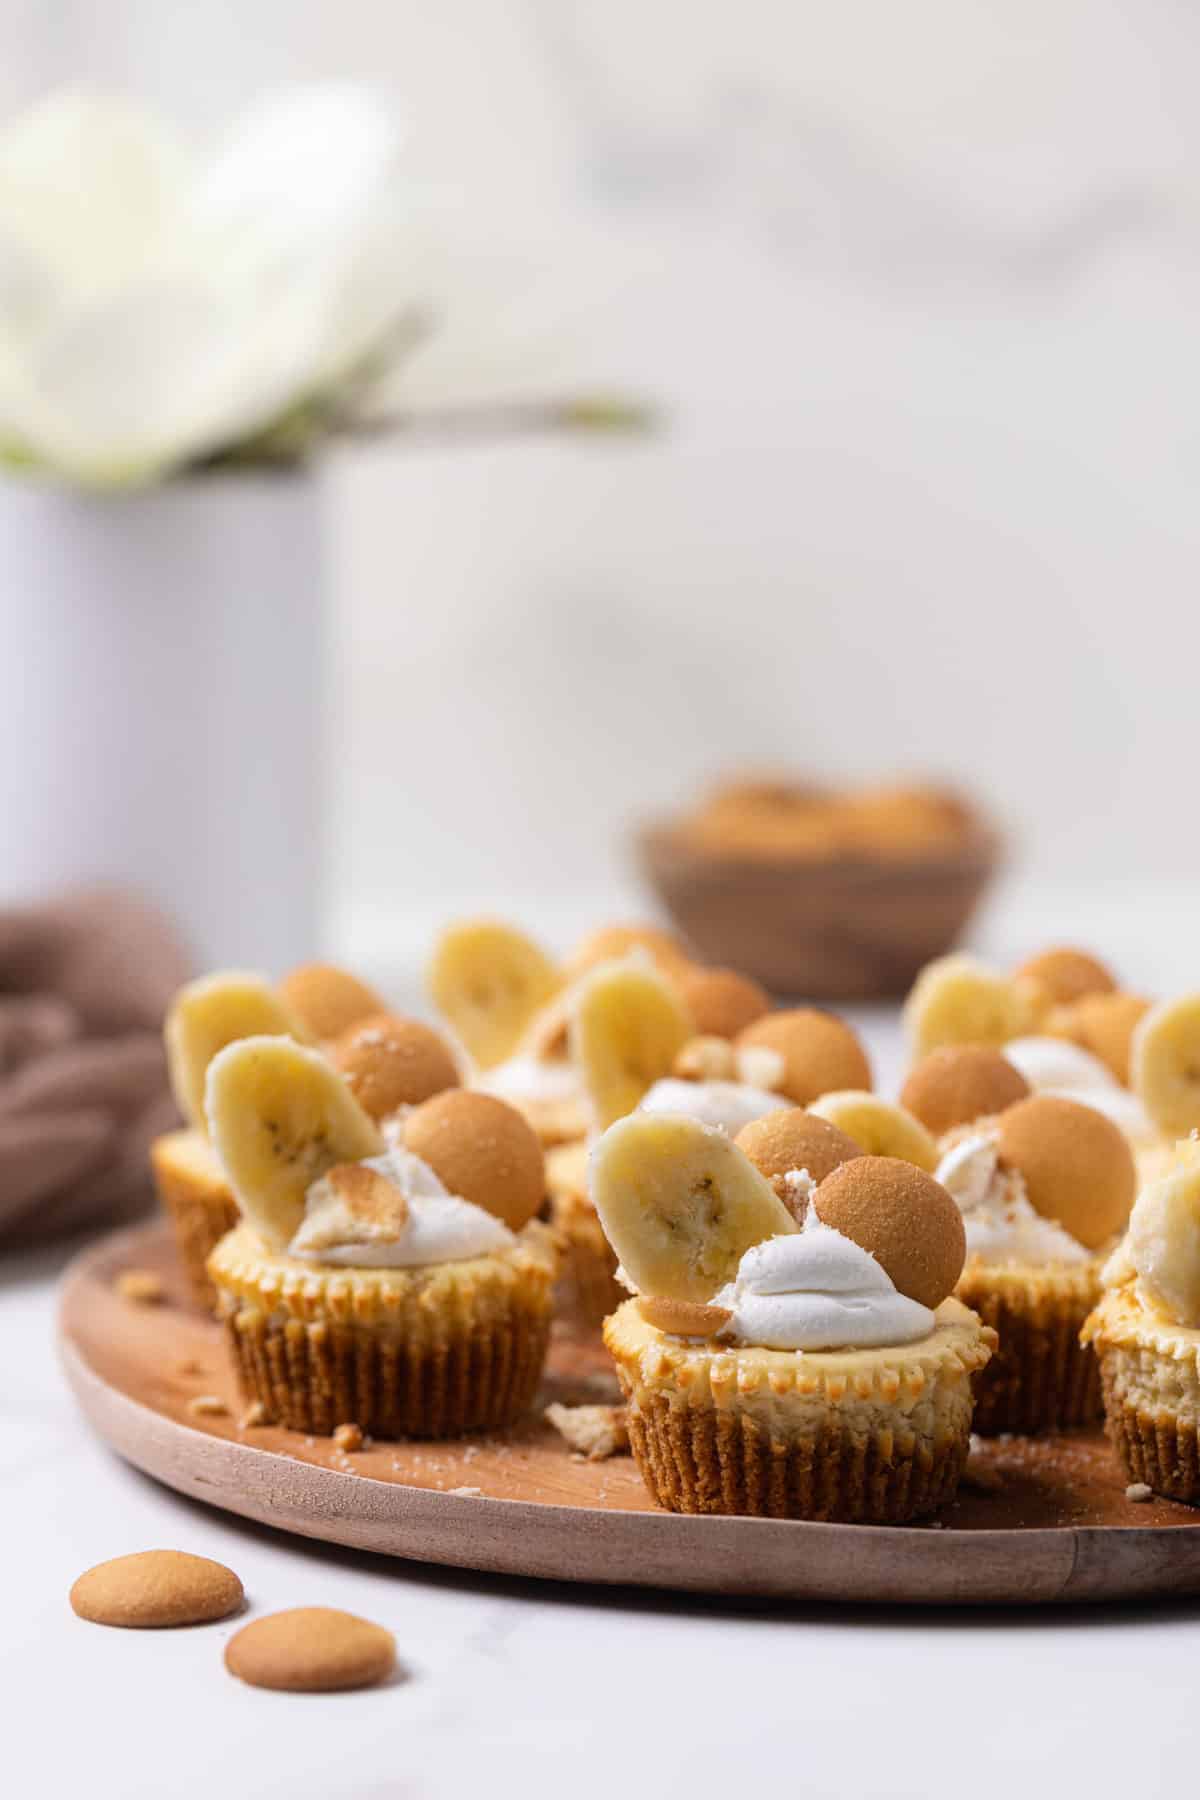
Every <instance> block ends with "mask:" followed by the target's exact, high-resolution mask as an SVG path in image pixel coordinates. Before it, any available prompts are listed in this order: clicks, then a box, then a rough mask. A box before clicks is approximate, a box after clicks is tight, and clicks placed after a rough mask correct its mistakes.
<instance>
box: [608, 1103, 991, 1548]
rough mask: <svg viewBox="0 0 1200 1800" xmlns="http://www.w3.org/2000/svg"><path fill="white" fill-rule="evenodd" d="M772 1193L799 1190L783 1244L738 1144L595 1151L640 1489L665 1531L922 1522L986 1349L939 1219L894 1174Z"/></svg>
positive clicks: (661, 1136) (684, 1139)
mask: <svg viewBox="0 0 1200 1800" xmlns="http://www.w3.org/2000/svg"><path fill="white" fill-rule="evenodd" d="M752 1129H754V1128H753V1127H748V1128H747V1130H752ZM772 1166H773V1164H772ZM788 1175H791V1176H793V1177H794V1179H793V1181H792V1182H791V1184H790V1186H791V1190H792V1193H793V1196H794V1197H795V1198H798V1197H799V1195H798V1190H799V1189H800V1188H801V1187H804V1189H805V1192H804V1194H803V1202H804V1204H803V1209H802V1221H803V1222H802V1223H801V1222H800V1221H799V1219H798V1217H797V1212H798V1211H799V1210H800V1209H799V1207H798V1206H797V1205H795V1204H793V1205H788V1204H785V1202H784V1200H782V1199H781V1198H780V1197H779V1193H778V1192H777V1190H776V1186H775V1185H773V1182H772V1180H771V1179H769V1178H768V1176H767V1174H765V1173H764V1172H763V1170H762V1169H760V1168H759V1167H757V1166H756V1165H755V1163H754V1162H753V1161H752V1160H751V1158H750V1156H748V1155H747V1154H746V1151H745V1150H744V1149H743V1148H742V1147H741V1146H740V1145H739V1144H736V1143H733V1142H731V1141H730V1139H729V1138H728V1137H727V1136H726V1134H725V1133H724V1132H721V1131H719V1130H716V1129H714V1128H713V1127H711V1126H706V1125H703V1124H701V1123H700V1122H699V1121H697V1120H694V1119H688V1118H681V1117H666V1116H661V1117H660V1116H655V1115H653V1114H642V1113H638V1114H634V1115H633V1116H632V1117H630V1118H626V1119H623V1120H621V1121H619V1122H618V1123H617V1124H615V1125H613V1126H612V1127H610V1129H609V1130H608V1131H606V1132H605V1134H604V1135H603V1137H602V1138H601V1139H600V1141H599V1143H598V1144H597V1146H596V1149H595V1151H594V1153H593V1158H592V1164H591V1171H590V1183H591V1193H592V1198H593V1201H594V1204H595V1206H596V1210H597V1213H598V1215H599V1217H600V1220H601V1222H602V1224H603V1226H604V1229H605V1231H606V1233H607V1234H608V1237H609V1239H610V1241H611V1242H612V1244H613V1247H614V1250H615V1252H616V1254H617V1255H618V1256H619V1258H620V1263H621V1270H622V1275H623V1277H624V1279H625V1281H626V1282H627V1284H628V1285H629V1287H630V1288H632V1289H633V1290H634V1297H632V1298H631V1299H629V1300H627V1301H626V1302H625V1303H624V1304H623V1305H622V1306H621V1307H620V1308H619V1309H618V1311H617V1312H616V1313H614V1314H613V1315H612V1316H611V1317H610V1318H609V1319H608V1320H607V1321H606V1323H605V1327H604V1341H605V1344H606V1346H607V1348H608V1350H609V1352H610V1353H611V1355H612V1357H613V1359H614V1361H615V1363H616V1366H617V1372H618V1376H619V1378H620V1381H621V1385H622V1388H623V1390H624V1392H625V1395H626V1399H627V1402H628V1422H629V1433H630V1440H631V1444H632V1447H633V1451H634V1455H635V1457H636V1459H637V1463H638V1467H639V1470H640V1472H641V1474H642V1477H643V1480H644V1481H645V1483H646V1486H647V1488H648V1489H649V1491H650V1493H651V1495H652V1496H653V1498H654V1499H655V1500H656V1501H657V1503H658V1504H659V1505H661V1506H664V1507H666V1508H667V1509H668V1510H670V1511H673V1512H689V1513H742V1514H757V1515H762V1516H769V1517H775V1518H800V1519H830V1520H843V1521H853V1522H863V1523H881V1524H903V1523H905V1522H907V1521H909V1520H911V1519H914V1518H920V1517H923V1516H926V1515H928V1514H930V1513H933V1512H936V1511H937V1510H938V1508H939V1507H941V1506H942V1505H944V1504H945V1503H946V1502H947V1501H949V1500H950V1499H951V1498H952V1497H953V1494H954V1492H955V1489H956V1486H957V1483H958V1478H959V1474H960V1472H961V1470H962V1467H963V1465H964V1463H965V1461H966V1456H967V1448H968V1440H969V1435H970V1429H971V1414H972V1406H973V1396H972V1386H971V1381H972V1376H973V1374H974V1373H975V1372H976V1371H977V1370H979V1369H981V1368H982V1367H983V1366H984V1365H985V1364H986V1363H987V1361H988V1359H989V1357H990V1355H991V1352H992V1347H993V1345H994V1342H995V1339H994V1334H993V1333H992V1332H991V1331H990V1330H989V1329H988V1328H987V1327H986V1326H983V1325H981V1324H980V1322H979V1320H978V1319H977V1318H976V1317H975V1315H974V1314H973V1313H972V1312H970V1311H969V1310H968V1309H967V1307H965V1306H964V1305H962V1303H961V1302H960V1301H958V1300H956V1299H954V1298H953V1296H952V1290H953V1288H954V1285H955V1282H956V1280H957V1279H958V1275H959V1273H960V1271H961V1268H962V1263H963V1255H964V1233H963V1225H962V1219H961V1216H960V1214H959V1212H958V1209H957V1208H956V1207H955V1205H954V1202H953V1200H952V1199H951V1198H950V1196H949V1195H948V1194H947V1193H946V1192H945V1190H944V1189H943V1188H942V1187H941V1186H940V1185H939V1184H938V1183H937V1182H936V1181H935V1180H934V1179H933V1177H932V1176H930V1175H929V1174H927V1173H926V1172H925V1171H924V1170H921V1169H918V1168H916V1167H915V1166H914V1165H913V1164H911V1163H907V1162H903V1161H901V1160H899V1159H897V1158H892V1157H880V1156H857V1157H852V1158H850V1159H849V1160H844V1161H841V1162H839V1163H837V1164H836V1165H835V1166H834V1168H833V1169H832V1170H831V1172H830V1173H828V1174H827V1175H826V1176H825V1177H824V1179H823V1180H821V1181H819V1182H814V1181H812V1180H811V1177H806V1178H805V1180H804V1182H801V1180H800V1175H801V1171H799V1170H795V1171H785V1172H784V1177H785V1179H786V1177H787V1176H788Z"/></svg>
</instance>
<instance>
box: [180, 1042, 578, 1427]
mask: <svg viewBox="0 0 1200 1800" xmlns="http://www.w3.org/2000/svg"><path fill="white" fill-rule="evenodd" d="M205 1107H206V1112H207V1116H208V1123H209V1131H210V1134H211V1138H212V1142H213V1146H214V1149H215V1151H216V1154H217V1156H218V1158H219V1159H220V1162H221V1164H222V1166H223V1167H224V1169H225V1172H226V1175H227V1177H228V1180H229V1184H230V1187H231V1188H232V1191H233V1193H234V1196H235V1198H236V1200H237V1204H238V1208H239V1210H240V1213H241V1217H242V1223H241V1224H240V1225H238V1226H237V1227H236V1229H234V1230H233V1231H231V1232H230V1233H229V1234H228V1235H227V1236H225V1237H224V1238H222V1240H221V1242H220V1243H219V1244H218V1245H217V1246H216V1248H215V1249H214V1250H213V1252H212V1254H211V1255H210V1257H209V1263H208V1268H209V1274H210V1276H211V1279H212V1281H213V1284H214V1287H215V1288H216V1291H217V1296H218V1305H219V1315H220V1317H221V1318H222V1319H223V1320H224V1322H225V1326H226V1331H227V1334H228V1338H229V1342H230V1344H231V1347H232V1350H233V1354H234V1358H235V1361H236V1364H237V1369H238V1376H239V1380H240V1383H241V1387H242V1390H243V1393H244V1395H245V1397H246V1399H247V1400H248V1401H251V1402H255V1401H256V1402H258V1403H259V1405H260V1406H261V1407H262V1410H263V1415H264V1420H265V1422H267V1423H273V1424H281V1425H285V1426H287V1427H289V1428H290V1429H291V1430H294V1431H305V1432H313V1433H320V1434H328V1433H330V1432H332V1431H333V1430H334V1429H335V1427H337V1426H338V1425H341V1424H347V1423H352V1424H356V1425H357V1426H358V1427H359V1428H360V1429H361V1430H362V1431H363V1432H367V1433H370V1434H372V1435H374V1436H376V1437H445V1436H452V1435H455V1434H459V1433H462V1432H467V1431H475V1430H483V1429H493V1428H499V1427H502V1426H505V1425H509V1424H511V1423H512V1422H513V1421H514V1420H515V1419H517V1418H518V1417H519V1416H520V1415H521V1414H522V1413H523V1412H524V1411H525V1410H526V1409H527V1408H528V1406H529V1405H530V1403H531V1401H532V1399H533V1397H534V1393H535V1391H536V1389H537V1385H538V1382H539V1380H540V1377H541V1371H542V1364H543V1361H544V1358H545V1352H546V1345H547V1341H548V1336H549V1329H550V1318H551V1311H552V1286H553V1281H554V1276H555V1272H556V1267H557V1260H558V1254H557V1248H556V1245H555V1240H554V1236H553V1233H552V1232H551V1230H550V1229H549V1227H547V1226H545V1225H543V1224H540V1223H539V1222H538V1221H537V1219H536V1217H535V1214H536V1213H537V1212H538V1210H539V1208H540V1207H541V1205H542V1201H543V1197H544V1192H545V1170H544V1161H543V1156H542V1150H541V1146H540V1144H539V1143H538V1141H537V1138H536V1136H535V1134H534V1132H533V1131H532V1129H531V1128H530V1126H529V1124H528V1123H527V1122H526V1120H525V1119H523V1118H522V1117H521V1115H520V1114H519V1113H518V1112H516V1111H515V1110H514V1109H513V1108H512V1107H510V1106H507V1105H506V1104H505V1103H504V1102H503V1101H501V1100H498V1099H496V1098H495V1097H494V1096H492V1095H487V1094H479V1093H472V1092H469V1091H468V1090H465V1089H462V1088H448V1089H445V1090H443V1091H442V1092H440V1093H438V1094H436V1095H435V1096H434V1097H433V1098H431V1099H428V1100H426V1101H424V1102H423V1103H422V1104H420V1105H416V1106H413V1107H411V1109H409V1110H406V1111H404V1112H403V1113H401V1114H399V1115H393V1116H394V1117H398V1118H399V1120H400V1124H399V1129H398V1130H397V1132H396V1133H395V1134H394V1136H393V1137H392V1140H391V1142H390V1143H389V1142H388V1141H387V1140H386V1139H385V1136H384V1134H383V1132H382V1131H381V1129H380V1125H379V1124H378V1122H377V1121H376V1119H374V1118H373V1117H372V1116H371V1113H370V1112H369V1111H368V1110H367V1109H366V1107H364V1106H363V1105H362V1104H361V1103H360V1100H359V1099H358V1098H356V1096H355V1093H354V1091H353V1089H352V1087H351V1085H350V1083H349V1081H348V1080H347V1079H346V1078H345V1077H344V1076H343V1075H342V1074H341V1073H339V1071H338V1070H337V1069H335V1068H334V1067H333V1066H332V1065H331V1063H330V1061H329V1060H328V1059H327V1058H326V1057H325V1056H322V1055H321V1054H320V1053H319V1052H317V1051H316V1050H313V1049H310V1048H306V1047H304V1046H302V1045H300V1044H297V1043H294V1042H291V1041H289V1040H288V1039H286V1038H281V1037H251V1038H245V1039H242V1040H241V1041H239V1042H236V1043H233V1044H230V1045H229V1046H227V1047H226V1048H225V1049H224V1050H222V1051H221V1052H220V1053H219V1054H218V1055H217V1056H216V1057H215V1058H214V1059H213V1061H212V1063H211V1064H210V1066H209V1071H208V1076H207V1081H206V1090H205Z"/></svg>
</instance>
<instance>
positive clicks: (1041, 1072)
mask: <svg viewBox="0 0 1200 1800" xmlns="http://www.w3.org/2000/svg"><path fill="white" fill-rule="evenodd" d="M1004 1060H1005V1061H1006V1062H1010V1063H1011V1064H1012V1065H1013V1067H1014V1069H1019V1070H1020V1072H1021V1074H1022V1075H1023V1076H1024V1077H1025V1079H1026V1081H1027V1082H1028V1083H1029V1085H1030V1087H1031V1088H1036V1089H1037V1090H1038V1092H1039V1093H1044V1092H1045V1091H1046V1090H1047V1089H1048V1088H1061V1089H1063V1090H1064V1091H1066V1090H1070V1091H1071V1092H1072V1093H1083V1092H1085V1091H1088V1090H1091V1089H1095V1088H1115V1087H1116V1086H1118V1082H1117V1078H1116V1076H1115V1075H1114V1074H1113V1072H1112V1070H1111V1069H1110V1068H1109V1067H1108V1066H1107V1064H1106V1063H1102V1062H1101V1061H1100V1058H1099V1057H1098V1056H1093V1055H1092V1053H1091V1051H1090V1050H1084V1049H1083V1048H1082V1047H1081V1046H1080V1045H1079V1044H1072V1043H1071V1042H1070V1041H1069V1039H1067V1038H1055V1037H1023V1038H1012V1039H1011V1040H1010V1041H1009V1042H1008V1043H1007V1044H1005V1046H1004Z"/></svg>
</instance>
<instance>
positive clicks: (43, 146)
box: [0, 90, 190, 291]
mask: <svg viewBox="0 0 1200 1800" xmlns="http://www.w3.org/2000/svg"><path fill="white" fill-rule="evenodd" d="M189 179H190V163H189V159H188V156H187V154H186V152H185V151H184V149H183V146H182V145H181V144H180V143H179V142H178V141H177V140H176V139H175V138H174V137H173V136H172V135H171V134H170V133H169V132H168V131H167V130H166V128H165V127H164V126H163V125H162V124H161V123H160V122H159V121H158V120H157V119H155V118H153V117H152V116H150V115H148V114H145V113H142V112H140V111H138V110H137V109H136V108H134V107H133V106H131V105H128V104H126V103H125V102H124V101H121V100H117V99H113V98H107V97H103V96H100V95H92V94H87V93H82V92H77V91H73V90H69V91H67V92H64V93H60V94H55V95H52V96H51V97H50V98H49V99H47V100H44V101H43V102H42V103H41V104H40V105H38V106H35V107H33V108H32V109H31V110H30V111H29V112H27V113H24V114H23V115H22V116H21V117H20V118H19V119H18V120H17V121H16V123H15V124H13V125H12V126H10V127H9V129H8V130H7V131H5V132H3V133H0V235H2V236H4V237H7V238H10V239H11V240H12V242H13V243H14V244H20V243H23V244H24V245H25V246H26V247H27V250H28V252H29V255H30V257H31V258H36V259H37V261H38V262H40V263H41V264H42V265H43V266H44V268H45V270H46V271H47V273H48V275H50V276H52V277H53V279H54V280H55V281H56V282H58V283H59V284H63V285H66V284H72V285H74V286H75V287H76V289H77V291H78V290H83V291H95V290H96V289H99V288H103V287H106V286H109V285H111V284H113V283H114V282H116V281H119V280H121V279H123V278H124V277H125V276H126V275H127V274H128V273H129V272H130V271H132V270H133V269H136V268H138V267H139V266H141V265H142V263H143V262H144V261H145V259H146V256H147V254H148V253H149V251H150V250H151V249H152V248H153V247H154V246H155V245H156V243H157V242H158V240H159V237H160V234H161V233H162V231H163V229H164V227H165V226H166V224H167V223H168V221H169V220H170V219H171V217H172V215H174V214H177V213H178V211H179V209H180V207H181V205H182V202H183V198H184V194H185V192H186V188H187V185H188V182H189ZM10 254H11V253H10Z"/></svg>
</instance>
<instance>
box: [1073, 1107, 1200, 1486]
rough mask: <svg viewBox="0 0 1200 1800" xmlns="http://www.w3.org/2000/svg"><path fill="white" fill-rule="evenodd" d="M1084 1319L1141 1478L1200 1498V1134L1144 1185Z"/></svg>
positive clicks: (1113, 1426)
mask: <svg viewBox="0 0 1200 1800" xmlns="http://www.w3.org/2000/svg"><path fill="white" fill-rule="evenodd" d="M1103 1282H1104V1292H1103V1295H1102V1297H1101V1299H1100V1301H1099V1304H1098V1305H1097V1307H1096V1309H1095V1311H1094V1312H1093V1313H1092V1314H1091V1317H1090V1318H1089V1319H1088V1320H1087V1322H1086V1324H1085V1325H1084V1328H1083V1338H1084V1342H1085V1343H1086V1344H1088V1345H1090V1346H1091V1347H1092V1349H1093V1350H1094V1351H1095V1353H1096V1355H1097V1357H1098V1359H1099V1363H1100V1374H1101V1380H1102V1384H1103V1392H1104V1412H1105V1420H1106V1423H1107V1427H1108V1435H1109V1437H1110V1439H1111V1440H1112V1444H1113V1448H1114V1449H1115V1451H1116V1453H1117V1455H1118V1456H1119V1458H1120V1460H1121V1462H1122V1464H1123V1465H1124V1468H1125V1473H1126V1475H1127V1476H1128V1478H1129V1480H1130V1481H1131V1482H1135V1481H1142V1482H1145V1483H1146V1485H1147V1486H1148V1487H1151V1488H1153V1489H1154V1491H1155V1493H1158V1494H1165V1495H1167V1496H1168V1497H1169V1498H1170V1499H1172V1500H1185V1501H1189V1502H1190V1503H1191V1504H1193V1505H1195V1504H1197V1503H1198V1502H1200V1140H1197V1139H1196V1138H1195V1137H1194V1136H1193V1137H1190V1138H1187V1139H1185V1140H1183V1141H1182V1142H1180V1143H1178V1144H1176V1146H1175V1149H1174V1153H1173V1156H1172V1159H1171V1162H1170V1164H1169V1166H1168V1167H1167V1168H1166V1169H1164V1171H1163V1172H1162V1173H1161V1174H1159V1175H1158V1177H1157V1178H1156V1179H1154V1180H1152V1181H1150V1182H1148V1183H1147V1184H1146V1185H1145V1186H1144V1187H1143V1188H1142V1189H1141V1191H1140V1193H1139V1194H1138V1197H1137V1201H1136V1203H1135V1205H1134V1208H1133V1213H1132V1215H1131V1217H1130V1220H1129V1230H1128V1233H1127V1234H1126V1237H1125V1239H1124V1241H1123V1242H1122V1244H1121V1245H1120V1246H1119V1248H1118V1249H1117V1250H1116V1251H1115V1252H1114V1253H1113V1255H1112V1257H1111V1258H1110V1259H1109V1261H1108V1263H1107V1264H1106V1265H1105V1268H1104V1272H1103Z"/></svg>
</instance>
